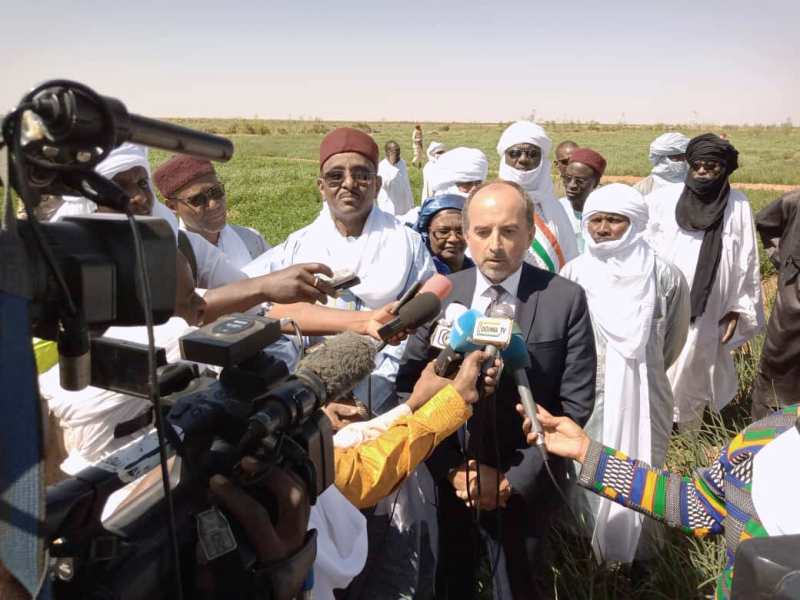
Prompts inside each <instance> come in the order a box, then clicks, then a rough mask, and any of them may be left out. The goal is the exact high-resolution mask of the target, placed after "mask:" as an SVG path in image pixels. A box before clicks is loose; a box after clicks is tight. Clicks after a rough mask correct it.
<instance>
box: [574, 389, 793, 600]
mask: <svg viewBox="0 0 800 600" xmlns="http://www.w3.org/2000/svg"><path fill="white" fill-rule="evenodd" d="M798 417H800V405H798V404H795V405H793V406H788V407H786V408H784V409H782V410H780V411H778V412H776V413H774V414H772V415H770V416H769V417H767V418H765V419H761V420H760V421H757V422H756V423H754V424H753V425H751V426H750V427H748V428H747V429H745V430H744V431H743V432H742V433H740V434H739V435H737V436H736V437H735V438H734V439H733V440H732V441H731V443H730V444H728V446H727V447H726V448H725V449H724V450H723V451H722V452H721V453H720V455H719V457H718V458H717V460H716V461H714V463H713V464H712V465H711V466H709V467H707V468H704V469H697V470H696V471H695V473H694V476H693V477H682V476H680V475H676V474H673V473H670V472H669V471H666V470H660V469H654V468H652V467H651V466H650V465H648V464H645V463H643V462H640V461H638V460H635V459H632V458H629V457H628V456H626V455H625V454H623V453H622V452H618V451H617V450H614V449H612V448H606V447H604V446H603V445H602V444H599V443H598V442H594V441H593V442H592V444H591V446H590V447H589V451H588V452H587V453H586V460H585V461H584V463H583V468H582V469H581V474H580V478H579V480H578V483H579V484H580V485H581V486H583V487H585V488H588V489H590V490H592V491H594V492H596V493H598V494H600V495H601V496H604V497H606V498H608V499H610V500H613V501H614V502H617V503H619V504H622V505H623V506H626V507H628V508H630V509H632V510H635V511H638V512H641V513H644V514H646V515H649V516H651V517H653V518H654V519H657V520H659V521H663V522H665V523H667V524H668V525H671V526H673V527H679V528H680V529H682V530H683V531H684V532H685V533H688V534H691V535H695V536H697V537H703V536H706V535H709V534H714V535H718V534H724V535H725V544H726V546H727V548H726V558H727V561H726V563H725V569H724V570H723V572H722V574H721V575H720V576H719V578H718V579H717V587H716V593H715V598H716V600H725V599H727V598H729V597H730V594H731V584H732V582H733V559H734V556H735V554H736V548H737V547H738V545H739V544H740V543H741V542H743V541H745V540H748V539H750V538H753V537H766V536H767V535H768V534H767V532H766V530H765V529H764V527H763V525H762V524H761V520H760V519H759V517H758V515H757V514H756V510H755V507H754V506H753V500H752V497H751V495H750V491H751V486H752V478H753V458H754V457H755V456H756V454H758V451H759V450H761V448H763V447H764V446H766V445H767V444H768V443H769V442H771V441H772V440H774V439H775V438H776V437H778V436H779V435H780V434H781V433H783V432H784V431H786V430H787V429H789V428H790V427H794V423H795V420H797V418H798Z"/></svg>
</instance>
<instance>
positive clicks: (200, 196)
mask: <svg viewBox="0 0 800 600" xmlns="http://www.w3.org/2000/svg"><path fill="white" fill-rule="evenodd" d="M224 197H225V186H224V185H223V184H222V183H218V184H217V185H215V186H212V187H210V188H208V189H206V190H203V191H202V192H199V193H197V194H194V195H193V196H189V197H188V198H186V199H183V198H175V200H177V201H178V202H182V203H183V204H187V205H189V206H191V207H192V208H195V209H200V208H202V209H205V208H206V207H207V206H208V203H209V202H211V201H212V200H221V199H222V198H224Z"/></svg>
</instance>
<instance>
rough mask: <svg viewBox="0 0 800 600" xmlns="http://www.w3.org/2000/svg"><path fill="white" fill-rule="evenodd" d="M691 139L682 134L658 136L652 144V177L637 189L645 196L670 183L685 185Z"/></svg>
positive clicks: (642, 182)
mask: <svg viewBox="0 0 800 600" xmlns="http://www.w3.org/2000/svg"><path fill="white" fill-rule="evenodd" d="M688 144H689V138H688V137H686V136H685V135H683V134H682V133H675V132H670V133H665V134H663V135H660V136H658V137H657V138H656V139H654V140H653V143H652V144H650V155H649V158H650V164H651V165H653V169H652V170H651V171H650V175H648V176H647V177H645V178H644V179H642V180H641V181H640V182H639V183H637V184H636V185H635V186H633V187H635V188H636V189H637V190H639V193H641V194H642V195H643V196H647V195H648V194H650V193H652V192H654V191H655V190H657V189H658V188H661V187H664V186H665V185H669V184H670V183H683V181H684V179H686V173H687V172H688V171H689V165H688V164H687V163H686V146H687V145H688Z"/></svg>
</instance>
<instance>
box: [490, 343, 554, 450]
mask: <svg viewBox="0 0 800 600" xmlns="http://www.w3.org/2000/svg"><path fill="white" fill-rule="evenodd" d="M501 356H502V357H503V361H504V362H505V366H506V367H508V368H509V369H511V372H512V373H513V375H514V383H515V384H516V385H517V393H518V394H519V399H520V402H521V403H522V407H523V408H524V409H525V415H526V416H527V417H528V418H529V419H530V420H531V426H532V431H534V432H535V433H536V434H537V435H536V447H537V448H539V452H540V453H541V455H542V458H543V459H544V460H545V461H546V460H547V459H548V458H549V457H548V454H547V448H546V447H545V445H544V431H543V430H542V425H541V423H539V419H538V418H537V416H536V401H535V400H534V399H533V392H531V384H530V381H529V380H528V372H527V369H528V368H530V366H531V357H530V355H529V354H528V347H527V345H526V344H525V340H523V339H522V335H521V334H520V332H519V330H517V331H515V332H514V334H513V335H512V336H511V342H510V343H509V344H508V346H507V347H506V348H505V349H504V350H503V352H502V353H501Z"/></svg>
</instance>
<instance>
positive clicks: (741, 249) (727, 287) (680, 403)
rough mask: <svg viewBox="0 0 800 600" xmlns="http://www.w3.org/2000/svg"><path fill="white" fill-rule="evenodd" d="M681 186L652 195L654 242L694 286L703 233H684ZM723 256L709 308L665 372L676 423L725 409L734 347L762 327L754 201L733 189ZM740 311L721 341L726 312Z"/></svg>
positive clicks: (732, 381)
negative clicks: (680, 213) (679, 213)
mask: <svg viewBox="0 0 800 600" xmlns="http://www.w3.org/2000/svg"><path fill="white" fill-rule="evenodd" d="M682 191H683V184H682V183H677V184H671V185H668V186H665V187H663V188H661V189H659V190H656V191H655V192H653V193H652V194H651V195H649V196H648V198H647V200H648V206H649V210H650V230H649V238H650V242H651V244H652V245H653V247H654V248H655V250H656V252H657V253H658V255H659V256H661V257H662V258H664V259H666V260H668V261H670V262H671V263H673V264H674V265H675V266H676V267H678V268H679V269H680V270H681V272H682V273H683V275H684V277H685V278H686V281H687V283H688V284H689V286H690V287H691V285H692V281H693V279H694V273H695V268H696V267H697V258H698V256H699V253H700V245H701V243H702V241H703V232H696V231H686V230H684V229H682V228H681V227H680V226H679V225H678V223H677V221H676V219H675V208H676V206H677V203H678V198H679V197H680V195H681V192H682ZM723 219H724V223H723V231H722V256H721V258H720V264H719V270H718V271H717V277H716V280H715V282H714V286H713V288H712V290H711V294H710V295H709V298H708V304H707V305H706V310H705V312H704V313H703V314H702V315H701V316H700V317H699V318H698V319H697V320H696V321H695V322H694V323H693V324H692V325H690V327H689V335H688V337H687V340H686V345H685V346H684V349H683V352H681V354H680V356H679V357H678V360H677V361H676V362H675V364H674V365H672V367H671V368H670V370H669V371H668V373H667V375H668V376H669V379H670V383H671V384H672V392H673V395H674V397H675V421H676V422H678V423H689V422H693V421H696V420H698V419H700V418H702V415H703V409H704V408H705V407H706V406H707V405H708V406H710V407H711V408H712V409H714V410H717V411H719V410H721V409H722V408H723V407H724V406H725V405H726V404H728V403H729V402H730V401H731V400H733V398H734V397H735V396H736V391H737V389H738V378H737V374H736V369H735V368H734V364H733V356H732V355H731V350H733V349H734V348H738V347H739V346H741V345H742V344H744V343H745V342H747V341H748V340H750V339H752V338H753V337H754V336H756V335H757V334H758V333H759V332H760V331H761V330H762V329H763V328H764V307H763V304H762V298H761V269H760V268H759V259H758V248H757V246H756V237H755V226H754V223H753V215H752V212H751V209H750V203H749V202H748V200H747V196H745V195H744V194H743V193H742V192H740V191H738V190H734V189H731V191H730V195H729V196H728V205H727V207H726V209H725V215H724V217H723ZM731 311H733V312H737V313H739V323H738V325H737V327H736V331H735V333H734V335H733V338H732V339H731V340H730V341H729V342H728V343H727V344H725V345H722V344H721V343H720V337H721V336H722V334H723V330H722V328H721V327H720V325H719V321H720V319H722V317H723V316H725V314H727V313H728V312H731Z"/></svg>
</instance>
